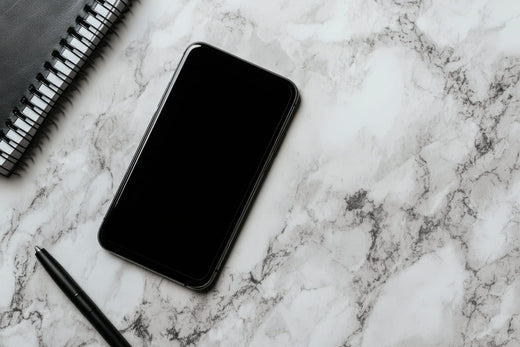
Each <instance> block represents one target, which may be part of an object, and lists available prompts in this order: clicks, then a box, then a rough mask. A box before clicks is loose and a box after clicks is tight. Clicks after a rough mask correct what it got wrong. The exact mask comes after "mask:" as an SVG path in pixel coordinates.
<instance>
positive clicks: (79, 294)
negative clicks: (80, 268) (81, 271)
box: [34, 246, 130, 346]
mask: <svg viewBox="0 0 520 347" xmlns="http://www.w3.org/2000/svg"><path fill="white" fill-rule="evenodd" d="M34 249H35V250H36V258H37V259H38V260H39V261H40V263H41V264H42V265H43V267H44V268H45V270H46V271H47V272H48V273H49V275H50V276H51V277H52V279H53V280H54V282H56V284H57V285H58V287H60V288H61V290H62V291H63V292H64V293H65V295H67V296H68V297H69V299H70V300H71V301H72V302H73V303H74V305H76V307H77V308H78V310H80V312H81V313H82V314H83V315H84V316H85V318H87V319H88V320H89V322H90V323H91V324H92V325H93V326H94V328H95V329H96V330H97V331H98V332H99V333H100V334H101V336H103V338H104V339H105V340H106V342H108V344H109V345H110V346H130V344H129V343H128V341H126V340H125V338H124V337H123V335H121V333H120V332H119V331H118V330H117V329H116V327H114V325H113V324H112V323H110V321H109V320H108V319H107V317H105V315H104V314H103V313H102V312H101V310H100V309H99V308H98V307H97V306H96V304H95V303H94V302H93V301H92V300H91V299H90V298H89V297H88V295H87V294H85V292H84V291H83V290H82V289H81V287H80V286H79V285H78V284H77V283H76V281H74V280H73V279H72V277H71V276H70V275H69V274H68V273H67V271H65V269H64V268H63V266H61V265H60V264H59V263H58V262H57V261H56V259H54V258H53V257H52V255H50V253H49V252H47V251H46V250H45V249H44V248H40V247H38V246H35V247H34Z"/></svg>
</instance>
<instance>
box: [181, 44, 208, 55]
mask: <svg viewBox="0 0 520 347" xmlns="http://www.w3.org/2000/svg"><path fill="white" fill-rule="evenodd" d="M204 46H210V45H209V44H208V43H206V42H203V41H194V42H192V43H190V44H189V45H188V47H186V49H185V50H184V55H188V54H189V53H190V52H192V51H194V50H196V49H197V48H202V47H204Z"/></svg>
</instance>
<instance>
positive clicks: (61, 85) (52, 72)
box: [0, 0, 130, 176]
mask: <svg viewBox="0 0 520 347" xmlns="http://www.w3.org/2000/svg"><path fill="white" fill-rule="evenodd" d="M129 7H130V3H129V0H95V1H94V0H92V1H90V4H87V5H85V6H84V8H83V14H82V15H80V16H78V17H76V23H75V25H73V26H70V27H69V28H68V30H67V33H66V36H65V37H64V38H62V39H61V40H60V42H59V49H56V50H54V51H52V52H51V56H50V60H48V61H45V62H43V70H42V72H41V73H39V74H38V75H37V76H36V79H35V81H34V82H33V84H31V85H30V86H29V88H28V93H27V95H26V96H23V97H22V98H21V99H20V104H19V105H18V106H17V107H15V108H14V109H13V110H12V112H11V115H10V117H9V120H8V121H6V122H5V124H4V125H5V126H4V127H3V129H2V130H0V174H2V175H5V176H8V175H9V174H11V173H12V171H13V170H14V169H15V167H16V165H17V163H18V160H19V159H20V157H21V156H22V155H23V153H24V151H25V150H26V148H27V146H28V145H29V143H30V141H31V139H32V138H33V136H34V135H35V134H36V131H37V130H38V128H39V127H40V126H41V124H42V123H43V121H44V120H45V118H46V117H47V115H48V114H49V112H50V111H51V109H52V108H53V107H54V106H55V104H56V102H57V100H58V98H59V97H60V96H61V95H62V94H63V93H64V92H65V90H66V89H67V87H68V86H70V85H71V84H72V82H73V81H74V78H75V77H76V76H77V75H79V74H82V73H83V72H82V70H81V68H82V66H83V65H87V66H91V65H92V59H91V58H90V55H91V54H92V53H93V52H94V50H95V48H96V47H97V46H98V45H99V43H100V42H101V41H102V40H103V38H104V36H105V35H106V34H107V33H108V32H110V31H112V30H113V25H114V23H115V22H117V21H118V20H119V19H120V18H121V16H122V15H123V14H124V13H125V12H126V11H127V10H128V9H129Z"/></svg>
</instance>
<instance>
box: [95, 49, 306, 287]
mask: <svg viewBox="0 0 520 347" xmlns="http://www.w3.org/2000/svg"><path fill="white" fill-rule="evenodd" d="M298 103H299V94H298V90H297V88H296V86H295V85H294V83H292V82H291V81H290V80H288V79H286V78H284V77H282V76H280V75H277V74H275V73H273V72H270V71H268V70H266V69H263V68H261V67H259V66H257V65H255V64H252V63H250V62H247V61H245V60H243V59H240V58H238V57H236V56H234V55H231V54H229V53H227V52H225V51H223V50H221V49H218V48H216V47H213V46H211V45H209V44H206V43H199V42H198V43H193V44H191V45H190V46H189V47H188V48H187V49H186V51H185V52H184V54H183V56H182V59H181V61H180V64H179V66H178V67H177V70H176V72H175V74H174V76H173V78H172V80H171V82H170V84H169V85H168V88H167V90H166V92H165V94H164V96H163V97H162V100H161V102H160V104H159V107H158V109H157V111H156V113H155V115H154V117H153V119H152V120H151V122H150V125H149V126H148V129H147V131H146V133H145V135H144V137H143V139H142V141H141V143H140V145H139V147H138V149H137V152H136V154H135V156H134V158H133V159H132V161H131V163H130V166H129V168H128V171H127V172H126V175H125V176H124V178H123V180H122V183H121V185H120V187H119V189H118V190H117V193H116V195H115V197H114V199H113V201H112V203H111V205H110V207H109V209H108V211H107V213H106V215H105V218H104V220H103V222H102V225H101V227H100V229H99V233H98V239H99V243H100V244H101V246H102V247H103V248H105V249H106V250H108V251H111V252H112V253H114V254H116V255H118V256H120V257H123V258H124V259H127V260H129V261H131V262H133V263H135V264H137V265H140V266H143V267H145V268H147V269H149V270H151V271H153V272H155V273H157V274H160V275H162V276H164V277H166V278H168V279H171V280H173V281H175V282H177V283H180V284H182V285H184V286H186V287H189V288H191V289H195V290H207V289H208V288H210V287H211V285H212V284H213V283H214V282H215V279H216V278H217V274H218V273H219V270H220V269H221V267H222V264H223V261H224V260H225V258H226V256H227V254H228V252H229V250H230V248H231V245H232V243H233V241H234V239H235V237H236V235H237V233H238V231H239V229H240V227H241V225H242V224H243V222H244V219H245V217H246V214H247V212H248V210H249V208H250V206H251V204H252V202H253V199H254V197H255V194H256V193H257V191H258V189H259V187H260V184H261V182H262V180H263V178H264V176H265V175H266V173H267V170H268V168H269V166H270V164H271V161H272V160H273V157H274V155H275V152H276V150H277V149H278V147H279V145H280V143H281V141H282V138H283V136H284V133H285V131H286V129H287V127H288V124H289V122H290V120H291V118H292V117H291V116H292V115H293V113H294V110H295V109H296V107H297V105H298Z"/></svg>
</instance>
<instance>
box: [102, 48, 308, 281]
mask: <svg viewBox="0 0 520 347" xmlns="http://www.w3.org/2000/svg"><path fill="white" fill-rule="evenodd" d="M202 46H205V47H207V48H210V49H213V50H216V51H219V52H221V53H223V54H226V55H230V56H232V57H234V58H235V59H239V60H241V61H244V62H246V63H248V64H251V65H253V66H256V67H257V68H260V69H262V70H264V71H266V72H269V73H270V74H273V75H276V76H278V77H279V78H281V79H282V80H284V81H285V82H286V83H288V86H289V88H290V90H291V94H292V95H291V98H290V99H289V100H288V103H287V105H288V106H287V107H286V110H285V111H284V114H283V115H282V117H283V123H282V125H281V126H280V129H279V131H278V133H276V138H275V140H274V142H273V143H272V146H271V149H270V150H269V152H268V153H267V156H266V158H265V161H264V163H263V165H262V167H261V169H260V173H259V176H258V178H257V179H256V181H255V182H254V184H253V186H252V189H251V190H250V191H249V194H248V197H247V199H246V201H245V202H244V204H243V205H242V206H241V210H240V215H239V217H238V219H237V221H236V223H235V224H234V226H233V229H232V232H231V233H230V235H229V237H228V239H227V240H225V241H226V245H225V246H224V248H223V249H222V251H221V253H220V254H219V260H218V261H217V263H216V264H215V265H214V266H213V268H212V269H210V271H209V272H208V275H207V276H205V277H204V278H202V279H198V280H196V279H193V278H191V277H188V276H184V275H183V274H181V273H178V272H175V271H171V270H170V269H168V268H167V267H164V266H161V265H160V264H158V263H156V262H154V261H151V260H147V258H145V257H143V256H142V255H139V254H138V253H134V252H131V251H128V250H127V249H126V248H122V247H119V246H118V245H117V243H114V242H112V241H111V240H109V239H108V238H106V237H105V235H104V234H105V230H104V225H105V220H106V219H107V218H109V216H110V212H111V211H112V209H113V208H114V206H115V205H117V202H118V201H119V198H120V197H121V195H122V193H123V191H124V189H125V187H126V183H127V182H128V180H129V178H130V176H131V174H132V171H133V170H134V168H135V165H136V163H137V161H138V159H139V157H140V155H141V153H142V151H143V149H144V147H145V146H146V143H147V141H148V138H149V136H150V134H151V132H152V129H153V128H154V126H155V124H156V122H157V119H158V118H159V117H160V115H161V112H162V109H163V107H164V105H165V103H166V102H167V100H168V97H169V95H170V93H171V90H172V88H173V86H174V85H175V82H176V80H177V77H178V76H179V74H180V72H181V71H182V68H183V66H184V64H185V62H186V60H187V59H188V57H189V54H190V52H192V51H193V50H194V49H197V48H199V47H202ZM299 101H300V97H299V92H298V88H297V87H296V85H295V84H294V83H293V82H292V81H290V80H289V79H287V78H285V77H283V76H280V75H278V74H276V73H274V72H272V71H269V70H267V69H265V68H262V67H260V66H258V65H256V64H253V63H251V62H249V61H245V60H244V59H242V58H240V57H237V56H235V55H233V54H230V53H228V52H225V51H223V50H221V49H219V48H216V47H214V46H212V45H210V44H208V43H205V42H194V43H192V44H190V45H189V46H188V47H187V48H186V50H185V51H184V53H183V55H182V58H181V60H180V62H179V65H178V67H177V69H176V71H175V73H174V75H173V77H172V79H171V81H170V82H169V84H168V87H167V88H166V90H165V92H164V94H163V96H162V97H161V100H160V102H159V105H158V107H157V110H156V111H155V113H154V115H153V117H152V119H151V121H150V123H149V125H148V127H147V129H146V131H145V134H144V135H143V137H142V139H141V141H140V144H139V146H138V148H137V150H136V153H135V155H134V156H133V158H132V160H131V162H130V165H129V167H128V169H127V171H126V173H125V175H124V177H123V179H122V181H121V184H120V185H119V187H118V190H117V191H116V194H115V196H114V199H113V200H112V202H111V204H110V206H109V208H108V210H107V213H106V215H105V218H104V219H103V222H102V224H101V226H100V228H99V231H98V242H99V244H100V245H101V247H102V248H104V249H105V250H107V251H109V252H110V253H112V254H114V255H116V256H118V257H120V258H123V259H125V260H126V261H129V262H131V263H134V264H136V265H138V266H140V267H143V268H145V269H147V270H149V271H151V272H154V273H156V274H158V275H160V276H162V277H165V278H167V279H168V280H171V281H173V282H176V283H178V284H180V285H182V286H185V287H187V288H190V289H193V290H196V291H205V290H208V289H209V288H210V287H211V286H212V285H213V284H214V283H215V280H216V278H217V275H218V273H219V272H220V269H221V266H222V264H223V262H224V261H225V259H226V258H227V256H228V255H229V252H230V249H231V246H232V244H233V243H234V242H235V240H236V237H237V235H238V232H239V230H240V229H241V227H242V225H243V223H244V221H245V219H246V216H247V214H248V213H249V211H250V209H251V205H252V203H253V201H254V198H255V197H256V195H257V193H258V190H259V188H260V186H261V184H262V182H263V181H264V179H265V176H266V174H267V171H268V169H269V167H270V166H271V164H272V161H273V158H274V155H275V153H276V152H277V151H278V149H279V147H280V144H281V142H282V139H283V137H284V136H285V133H286V130H287V127H288V125H289V123H290V121H291V120H292V118H293V117H292V116H293V114H294V112H295V110H296V108H297V106H298V105H299Z"/></svg>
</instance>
